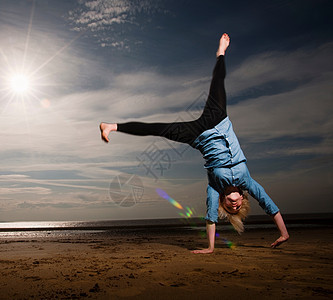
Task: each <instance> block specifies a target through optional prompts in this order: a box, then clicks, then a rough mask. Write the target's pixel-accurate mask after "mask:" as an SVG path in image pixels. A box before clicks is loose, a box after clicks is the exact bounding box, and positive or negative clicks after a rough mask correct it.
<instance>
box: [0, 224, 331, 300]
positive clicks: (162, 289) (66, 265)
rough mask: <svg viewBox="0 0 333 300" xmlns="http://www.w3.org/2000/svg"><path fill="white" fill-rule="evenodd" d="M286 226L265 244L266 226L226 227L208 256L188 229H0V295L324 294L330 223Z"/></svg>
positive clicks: (268, 296) (327, 284) (178, 296)
mask: <svg viewBox="0 0 333 300" xmlns="http://www.w3.org/2000/svg"><path fill="white" fill-rule="evenodd" d="M289 232H290V235H291V239H290V241H289V242H288V243H286V244H284V245H282V246H281V247H280V248H277V249H271V248H270V243H271V242H273V241H274V239H275V238H276V235H277V232H276V231H275V230H273V229H260V230H249V231H246V232H245V233H244V234H243V235H242V236H238V235H237V234H236V233H235V232H231V231H230V232H227V233H225V234H223V238H222V237H219V238H218V239H217V245H216V250H215V252H214V253H213V254H209V255H200V254H192V253H191V252H190V250H193V249H198V248H201V247H205V246H206V238H205V237H204V236H203V235H202V234H201V235H200V234H198V232H196V231H189V232H186V233H184V232H178V231H177V230H170V232H162V233H161V232H159V231H158V230H155V231H154V230H149V231H147V230H143V229H142V230H136V231H133V232H131V231H128V232H127V233H126V234H116V235H112V234H108V233H103V232H101V233H96V234H88V235H86V236H82V235H73V236H67V237H66V236H64V237H62V238H58V237H56V236H53V235H52V234H49V235H48V236H46V237H44V238H41V237H36V238H34V237H31V238H6V236H4V235H0V266H1V268H0V274H1V280H0V291H1V293H0V299H122V298H124V299H125V298H126V299H228V298H230V297H234V298H236V299H252V300H253V299H332V298H333V270H332V258H333V254H332V248H333V228H332V227H329V228H327V227H326V228H325V227H322V228H311V229H309V228H305V229H303V228H294V229H290V230H289ZM223 239H227V240H229V241H232V243H233V244H234V247H231V248H230V247H228V245H227V244H226V243H225V241H224V240H223Z"/></svg>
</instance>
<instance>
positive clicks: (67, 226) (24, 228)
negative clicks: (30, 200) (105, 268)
mask: <svg viewBox="0 0 333 300" xmlns="http://www.w3.org/2000/svg"><path fill="white" fill-rule="evenodd" d="M284 219H285V222H286V225H287V227H288V228H314V227H321V226H325V227H327V226H333V213H325V214H295V215H284ZM245 228H246V230H258V229H270V228H275V224H274V223H273V221H272V220H271V218H270V217H268V216H266V215H263V216H250V217H249V218H248V219H247V220H246V222H245ZM232 230H233V228H232V226H231V225H230V224H228V223H226V222H224V221H222V222H219V223H218V226H217V231H219V232H221V231H232ZM193 231H197V232H204V231H205V220H204V219H203V218H178V219H145V220H107V221H42V222H0V240H4V239H11V238H16V239H17V238H19V239H38V238H65V239H66V238H71V237H76V238H78V237H79V238H82V239H84V238H87V237H91V238H93V237H98V236H101V235H135V234H170V233H182V234H185V233H191V234H193Z"/></svg>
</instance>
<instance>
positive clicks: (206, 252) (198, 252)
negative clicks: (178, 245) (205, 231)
mask: <svg viewBox="0 0 333 300" xmlns="http://www.w3.org/2000/svg"><path fill="white" fill-rule="evenodd" d="M191 252H192V253H194V254H211V253H213V252H214V249H209V248H208V249H202V250H193V251H191Z"/></svg>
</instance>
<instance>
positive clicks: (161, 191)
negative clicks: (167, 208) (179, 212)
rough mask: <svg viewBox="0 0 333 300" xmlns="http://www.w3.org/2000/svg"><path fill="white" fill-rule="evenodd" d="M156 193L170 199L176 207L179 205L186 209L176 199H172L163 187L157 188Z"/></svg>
mask: <svg viewBox="0 0 333 300" xmlns="http://www.w3.org/2000/svg"><path fill="white" fill-rule="evenodd" d="M156 193H157V194H159V195H160V196H161V197H162V198H164V199H165V200H168V201H169V202H170V203H171V204H172V205H173V206H174V207H177V208H178V209H184V208H183V207H182V206H181V205H180V203H179V202H177V201H176V200H175V199H172V198H171V197H170V196H169V195H168V194H167V193H166V192H165V191H163V190H161V189H156Z"/></svg>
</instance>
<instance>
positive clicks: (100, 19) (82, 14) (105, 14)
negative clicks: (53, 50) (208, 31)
mask: <svg viewBox="0 0 333 300" xmlns="http://www.w3.org/2000/svg"><path fill="white" fill-rule="evenodd" d="M162 3H163V2H162V1H159V0H158V1H151V0H143V1H140V0H93V1H79V2H78V7H77V8H76V9H74V10H71V11H70V12H69V13H68V15H69V20H70V21H71V23H72V25H73V30H76V31H87V32H90V33H91V35H92V36H93V37H95V38H96V39H97V40H98V42H99V44H100V46H102V47H114V48H120V49H127V50H129V48H130V44H129V40H128V39H127V38H124V35H123V32H124V30H125V26H126V31H128V29H129V28H131V27H132V28H136V27H141V28H142V27H143V26H144V24H145V23H146V22H149V18H150V17H151V16H152V15H154V14H155V13H160V12H165V10H163V9H162ZM132 41H133V40H132ZM139 42H141V41H139V40H135V43H139Z"/></svg>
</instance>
